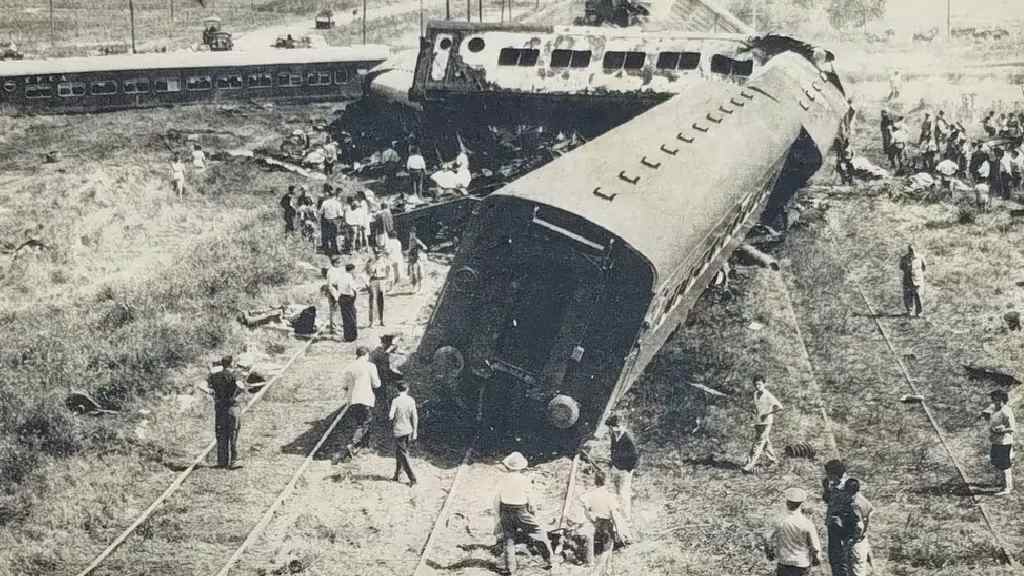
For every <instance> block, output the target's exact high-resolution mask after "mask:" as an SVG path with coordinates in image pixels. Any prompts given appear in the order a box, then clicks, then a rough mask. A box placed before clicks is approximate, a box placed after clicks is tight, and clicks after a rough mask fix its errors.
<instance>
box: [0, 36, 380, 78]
mask: <svg viewBox="0 0 1024 576" xmlns="http://www.w3.org/2000/svg"><path fill="white" fill-rule="evenodd" d="M390 54H391V49H390V48H388V47H387V46H382V45H379V44H366V45H363V46H345V47H332V48H298V49H274V48H268V49H266V50H259V51H255V52H240V51H239V52H193V51H189V50H180V51H177V52H164V53H148V54H118V55H113V56H87V57H76V58H53V59H48V60H17V61H6V62H0V77H3V76H36V75H49V74H74V73H79V72H115V71H121V70H169V69H174V68H217V67H221V66H267V65H271V64H317V63H328V62H344V61H379V60H385V59H387V57H388V56H389V55H390Z"/></svg>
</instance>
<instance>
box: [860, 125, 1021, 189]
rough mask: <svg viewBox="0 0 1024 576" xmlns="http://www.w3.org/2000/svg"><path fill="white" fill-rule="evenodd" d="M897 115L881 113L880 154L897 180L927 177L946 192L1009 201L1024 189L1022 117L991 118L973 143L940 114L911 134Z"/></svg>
mask: <svg viewBox="0 0 1024 576" xmlns="http://www.w3.org/2000/svg"><path fill="white" fill-rule="evenodd" d="M907 124H908V119H907V118H905V117H904V116H901V115H900V114H897V113H896V112H892V111H888V110H883V111H882V113H881V128H880V129H881V135H882V149H883V151H884V152H885V155H886V157H887V158H888V160H889V164H890V166H891V168H892V169H893V170H894V171H895V173H896V174H918V173H921V172H924V173H927V174H929V175H931V176H932V177H935V178H936V179H937V180H938V181H939V182H940V183H941V184H942V185H943V187H944V188H946V189H949V190H951V189H954V188H959V189H961V190H964V191H969V190H973V191H975V192H977V193H979V194H984V195H990V196H991V197H1000V198H1010V196H1011V194H1013V193H1014V192H1016V191H1020V190H1021V186H1022V184H1024V150H1022V147H1021V142H1022V138H1024V112H1022V113H1010V114H1006V113H1003V114H999V115H998V116H997V115H996V113H995V112H989V113H988V114H986V115H985V118H984V119H983V120H982V122H981V128H982V129H983V131H984V133H985V135H986V137H984V138H983V137H981V136H980V133H981V130H978V131H976V134H975V136H974V137H972V136H971V134H970V132H969V130H968V129H967V128H966V127H965V126H964V125H963V124H962V123H961V122H959V121H953V120H951V119H949V118H948V117H947V116H946V113H945V111H944V110H939V111H938V112H937V113H935V115H934V116H933V115H932V113H930V112H925V113H924V117H923V118H922V120H921V124H920V126H919V129H918V130H917V131H916V132H915V131H913V130H912V128H910V127H909V126H908V125H907Z"/></svg>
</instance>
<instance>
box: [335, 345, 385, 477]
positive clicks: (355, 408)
mask: <svg viewBox="0 0 1024 576" xmlns="http://www.w3.org/2000/svg"><path fill="white" fill-rule="evenodd" d="M342 383H343V385H344V388H345V389H346V390H348V394H349V399H348V405H349V406H348V411H349V413H350V414H351V415H352V419H353V420H354V421H355V423H356V428H355V430H354V431H353V432H352V441H351V442H349V443H348V445H347V446H345V449H346V450H347V452H348V455H349V456H356V455H357V454H358V453H359V449H360V448H361V447H365V446H366V445H367V444H368V434H367V433H368V432H369V431H370V424H371V423H372V422H373V405H374V403H375V399H376V397H375V395H374V393H373V389H374V388H380V376H378V375H377V367H376V366H374V365H373V364H372V363H371V362H370V349H369V348H367V347H366V346H360V347H358V348H356V360H355V362H352V363H351V364H349V365H348V367H347V368H345V372H344V373H343V374H342ZM343 456H344V455H343V454H337V455H335V457H334V458H332V463H334V464H337V463H338V461H339V460H341V459H342V457H343Z"/></svg>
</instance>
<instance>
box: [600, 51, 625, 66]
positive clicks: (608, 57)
mask: <svg viewBox="0 0 1024 576" xmlns="http://www.w3.org/2000/svg"><path fill="white" fill-rule="evenodd" d="M625 62H626V53H625V52H605V53H604V61H603V63H602V64H603V66H604V67H605V69H607V70H618V69H619V68H622V65H623V64H624V63H625Z"/></svg>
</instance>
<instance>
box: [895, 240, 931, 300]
mask: <svg viewBox="0 0 1024 576" xmlns="http://www.w3.org/2000/svg"><path fill="white" fill-rule="evenodd" d="M926 268H927V265H926V264H925V261H924V257H923V256H920V255H918V254H917V253H916V252H915V251H914V246H913V244H908V245H907V252H906V253H905V254H904V255H903V256H902V257H901V258H900V271H901V272H902V273H903V277H902V284H903V307H904V308H906V309H907V316H910V309H911V308H913V309H914V314H915V315H916V316H921V313H922V312H924V306H923V305H922V304H921V291H922V290H924V272H925V269H926Z"/></svg>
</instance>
